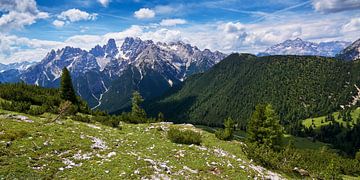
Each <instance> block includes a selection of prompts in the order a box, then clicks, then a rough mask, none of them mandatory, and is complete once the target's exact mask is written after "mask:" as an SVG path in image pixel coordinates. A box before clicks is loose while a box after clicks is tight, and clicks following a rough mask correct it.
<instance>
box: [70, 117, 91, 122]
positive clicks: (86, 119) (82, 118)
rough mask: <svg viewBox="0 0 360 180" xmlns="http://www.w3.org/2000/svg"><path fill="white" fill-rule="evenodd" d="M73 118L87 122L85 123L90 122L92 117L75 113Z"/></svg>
mask: <svg viewBox="0 0 360 180" xmlns="http://www.w3.org/2000/svg"><path fill="white" fill-rule="evenodd" d="M72 119H73V120H75V121H80V122H85V123H90V122H91V119H90V118H89V117H88V116H86V115H85V116H83V115H75V116H73V117H72Z"/></svg>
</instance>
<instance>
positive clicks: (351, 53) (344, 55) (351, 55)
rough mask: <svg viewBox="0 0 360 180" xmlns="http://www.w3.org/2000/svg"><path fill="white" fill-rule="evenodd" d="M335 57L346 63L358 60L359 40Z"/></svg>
mask: <svg viewBox="0 0 360 180" xmlns="http://www.w3.org/2000/svg"><path fill="white" fill-rule="evenodd" d="M336 57H337V58H339V59H343V60H346V61H355V60H360V39H358V40H356V41H355V42H353V43H352V44H351V45H349V46H348V47H347V48H345V49H344V50H342V51H341V52H340V53H339V54H338V55H337V56H336Z"/></svg>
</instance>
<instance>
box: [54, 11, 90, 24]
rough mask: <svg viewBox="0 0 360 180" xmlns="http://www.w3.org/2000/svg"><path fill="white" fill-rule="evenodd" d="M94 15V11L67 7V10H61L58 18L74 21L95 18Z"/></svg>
mask: <svg viewBox="0 0 360 180" xmlns="http://www.w3.org/2000/svg"><path fill="white" fill-rule="evenodd" d="M96 16H97V14H96V13H92V14H89V13H87V12H85V11H81V10H79V9H69V10H67V11H63V12H61V14H60V15H59V16H58V18H59V19H61V20H63V21H70V22H76V21H81V20H95V19H96Z"/></svg>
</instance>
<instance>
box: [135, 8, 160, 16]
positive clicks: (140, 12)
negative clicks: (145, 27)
mask: <svg viewBox="0 0 360 180" xmlns="http://www.w3.org/2000/svg"><path fill="white" fill-rule="evenodd" d="M134 16H135V17H136V18H138V19H149V18H153V17H155V11H153V10H151V9H149V8H141V9H139V10H138V11H135V12H134Z"/></svg>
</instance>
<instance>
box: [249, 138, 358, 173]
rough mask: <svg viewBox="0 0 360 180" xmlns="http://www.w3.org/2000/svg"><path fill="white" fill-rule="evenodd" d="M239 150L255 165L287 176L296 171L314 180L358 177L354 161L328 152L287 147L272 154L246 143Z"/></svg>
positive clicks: (260, 147)
mask: <svg viewBox="0 0 360 180" xmlns="http://www.w3.org/2000/svg"><path fill="white" fill-rule="evenodd" d="M242 148H243V152H244V153H245V154H246V155H247V157H248V158H249V159H253V160H254V161H255V162H256V163H258V164H260V165H262V166H264V167H267V168H271V169H275V170H279V171H282V172H285V173H288V174H292V173H293V170H294V168H295V167H297V168H298V169H304V170H306V171H308V173H309V174H310V176H311V177H313V178H315V179H338V177H339V176H340V175H341V174H345V175H351V176H358V174H359V173H360V163H359V162H358V161H357V160H354V159H350V158H345V157H342V156H340V155H338V154H337V153H335V152H333V151H331V150H329V149H328V148H321V149H318V150H312V149H296V148H294V147H290V146H288V147H286V148H283V149H281V150H274V149H272V148H270V147H267V146H265V145H259V144H257V143H247V144H246V146H242ZM294 179H297V178H294Z"/></svg>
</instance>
